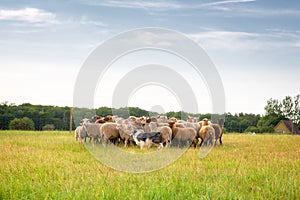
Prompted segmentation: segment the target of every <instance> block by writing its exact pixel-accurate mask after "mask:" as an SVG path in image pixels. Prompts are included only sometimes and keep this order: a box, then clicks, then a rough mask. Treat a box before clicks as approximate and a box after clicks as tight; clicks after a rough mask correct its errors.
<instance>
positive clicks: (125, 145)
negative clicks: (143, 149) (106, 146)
mask: <svg viewBox="0 0 300 200" xmlns="http://www.w3.org/2000/svg"><path fill="white" fill-rule="evenodd" d="M124 143H125V144H124V147H127V140H126V139H125V142H124Z"/></svg>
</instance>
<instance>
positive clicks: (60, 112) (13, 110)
mask: <svg viewBox="0 0 300 200" xmlns="http://www.w3.org/2000/svg"><path fill="white" fill-rule="evenodd" d="M299 99H300V95H297V96H295V97H294V98H292V97H290V96H287V97H286V98H285V99H283V100H282V101H279V100H277V99H269V100H268V101H267V103H266V106H265V114H264V115H257V114H251V113H237V114H231V113H224V114H223V115H212V114H210V113H206V114H194V113H186V112H182V111H178V112H167V113H165V114H161V113H156V112H149V111H147V110H143V109H141V108H137V107H128V108H127V107H126V108H118V109H116V108H108V107H100V108H97V109H87V108H73V110H72V114H73V115H72V116H73V118H72V129H73V130H74V129H75V128H76V125H78V119H82V118H92V117H93V116H94V115H95V114H96V115H99V116H107V115H118V116H119V117H123V118H127V117H129V116H137V117H140V116H148V117H150V116H157V115H166V116H167V117H169V118H171V117H175V118H178V119H183V120H186V119H187V117H188V116H192V117H198V119H199V120H202V119H203V118H208V119H213V120H214V122H216V120H217V119H219V118H223V119H224V120H225V124H224V131H225V132H237V133H242V132H256V133H272V132H274V126H275V125H276V124H277V123H278V122H279V121H280V120H283V119H284V120H287V119H289V120H292V121H293V122H294V123H295V124H297V125H298V127H299V128H300V109H299ZM70 112H71V108H70V107H58V106H45V105H32V104H29V103H24V104H21V105H15V104H9V103H8V102H3V103H1V104H0V129H1V130H8V129H17V130H37V131H40V130H69V128H70ZM76 120H77V121H76Z"/></svg>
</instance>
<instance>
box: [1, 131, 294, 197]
mask: <svg viewBox="0 0 300 200" xmlns="http://www.w3.org/2000/svg"><path fill="white" fill-rule="evenodd" d="M223 137H224V138H223V141H224V142H223V146H219V145H217V146H216V147H215V148H214V149H213V150H212V151H211V153H210V154H208V156H206V157H205V158H203V159H200V158H199V156H198V155H199V149H193V148H190V149H189V150H187V151H186V152H185V154H184V155H183V156H182V157H180V158H179V159H178V160H177V161H175V162H174V163H173V164H172V165H170V166H167V167H165V168H163V169H161V170H158V171H155V172H151V173H143V174H130V173H123V172H119V171H115V170H113V169H110V168H108V167H106V166H104V165H103V164H101V163H100V162H98V161H97V160H95V159H94V158H93V157H92V156H91V154H90V153H89V152H88V151H87V150H86V149H85V147H84V146H83V145H82V144H79V143H77V142H75V140H74V137H73V134H72V135H70V134H69V133H68V132H56V131H47V132H46V131H45V132H30V131H24V132H22V131H1V132H0V199H300V137H299V136H291V135H283V136H282V135H242V134H226V135H224V136H223ZM131 148H132V151H135V150H136V151H139V150H138V148H134V147H131ZM130 150H131V149H130Z"/></svg>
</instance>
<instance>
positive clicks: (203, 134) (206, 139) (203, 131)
mask: <svg viewBox="0 0 300 200" xmlns="http://www.w3.org/2000/svg"><path fill="white" fill-rule="evenodd" d="M199 126H200V127H201V128H200V130H199V132H198V135H197V136H196V138H200V139H201V142H200V146H202V144H204V145H214V144H215V129H214V128H213V126H212V124H211V122H210V121H209V120H208V119H206V118H204V119H203V120H202V121H201V122H199ZM194 145H195V147H196V145H197V143H196V144H194Z"/></svg>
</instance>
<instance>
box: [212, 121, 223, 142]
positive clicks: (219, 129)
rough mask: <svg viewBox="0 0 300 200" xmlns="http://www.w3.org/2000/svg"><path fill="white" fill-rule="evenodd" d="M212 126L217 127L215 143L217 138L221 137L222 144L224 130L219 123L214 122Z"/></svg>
mask: <svg viewBox="0 0 300 200" xmlns="http://www.w3.org/2000/svg"><path fill="white" fill-rule="evenodd" d="M212 127H213V128H214V129H215V140H216V142H215V144H216V143H217V140H218V139H219V142H220V145H222V135H223V130H222V128H221V126H220V125H219V124H212Z"/></svg>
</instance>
